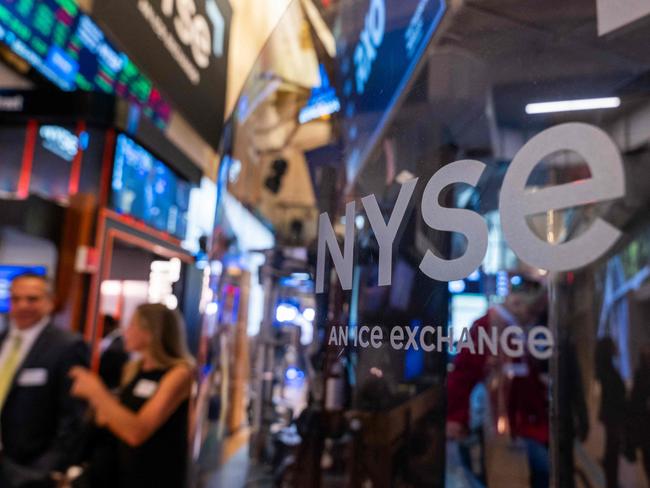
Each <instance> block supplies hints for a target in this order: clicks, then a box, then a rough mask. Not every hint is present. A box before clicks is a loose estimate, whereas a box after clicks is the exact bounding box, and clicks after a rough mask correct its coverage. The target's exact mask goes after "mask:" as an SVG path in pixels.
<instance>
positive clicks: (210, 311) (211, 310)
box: [205, 302, 219, 315]
mask: <svg viewBox="0 0 650 488" xmlns="http://www.w3.org/2000/svg"><path fill="white" fill-rule="evenodd" d="M218 311H219V305H218V304H217V303H216V302H210V303H208V304H207V305H206V307H205V314H206V315H217V312H218Z"/></svg>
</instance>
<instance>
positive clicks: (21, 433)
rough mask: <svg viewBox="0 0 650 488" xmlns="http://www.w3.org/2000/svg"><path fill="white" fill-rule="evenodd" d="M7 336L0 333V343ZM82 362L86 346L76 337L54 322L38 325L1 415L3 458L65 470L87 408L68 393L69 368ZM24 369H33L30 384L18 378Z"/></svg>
mask: <svg viewBox="0 0 650 488" xmlns="http://www.w3.org/2000/svg"><path fill="white" fill-rule="evenodd" d="M6 337H7V334H6V333H5V334H2V335H0V346H1V345H2V344H3V343H4V341H5V339H6ZM87 364H88V349H87V347H86V345H85V343H84V342H83V341H82V339H81V338H80V337H77V336H74V335H72V334H71V333H69V332H67V331H64V330H61V329H59V328H57V327H55V326H54V325H48V326H47V327H45V329H43V331H42V332H41V334H40V336H39V337H38V338H37V339H36V341H35V342H34V344H33V346H32V348H31V350H30V351H29V352H28V354H27V356H26V357H25V360H24V361H23V363H22V364H21V365H20V367H19V368H18V370H17V371H16V375H15V377H14V380H13V384H12V386H11V390H10V391H9V394H8V396H7V399H6V401H5V404H4V407H3V408H2V412H1V414H0V427H1V435H2V449H3V453H2V454H3V457H4V458H5V461H10V462H11V463H15V464H17V465H20V466H22V467H26V468H28V469H31V470H34V471H41V472H44V473H49V472H51V471H53V470H64V469H65V468H67V466H68V465H69V463H70V462H71V461H72V460H71V459H70V456H71V453H73V452H74V450H75V447H76V446H75V443H77V442H78V441H79V436H80V433H81V426H82V421H83V414H84V411H85V408H86V406H85V404H84V403H83V402H81V401H79V400H76V399H73V398H72V397H71V396H70V394H69V391H70V386H71V384H72V383H71V381H70V378H69V377H68V372H69V370H70V368H71V367H72V366H76V365H82V366H87ZM26 371H27V376H28V375H29V374H30V372H31V373H32V381H31V382H29V381H25V380H24V379H25V378H26V377H27V376H23V377H22V378H23V380H22V381H21V374H23V373H24V372H26ZM35 372H36V373H37V374H36V377H37V380H36V381H34V373H35ZM44 372H47V378H45V381H43V377H44V374H43V373H44ZM39 377H40V380H39V379H38V378H39ZM21 383H22V384H21ZM28 383H29V384H28Z"/></svg>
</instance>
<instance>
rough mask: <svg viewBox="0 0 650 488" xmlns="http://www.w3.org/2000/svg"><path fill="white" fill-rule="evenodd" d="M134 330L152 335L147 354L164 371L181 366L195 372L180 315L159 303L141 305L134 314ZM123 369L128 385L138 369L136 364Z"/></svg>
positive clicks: (137, 363)
mask: <svg viewBox="0 0 650 488" xmlns="http://www.w3.org/2000/svg"><path fill="white" fill-rule="evenodd" d="M134 315H135V318H136V320H137V326H138V327H141V328H143V329H144V330H147V331H149V332H150V333H151V338H152V340H151V344H150V346H149V347H150V352H151V355H152V357H153V359H154V360H155V361H156V362H157V363H158V364H159V365H160V366H162V367H163V368H171V367H174V366H177V365H180V364H183V365H186V366H187V367H189V368H190V369H192V368H194V359H193V358H192V356H191V354H190V352H189V349H188V347H187V340H186V339H185V323H184V320H183V318H182V317H181V315H180V314H179V313H178V312H177V311H175V310H170V309H168V308H167V307H165V306H164V305H162V304H159V303H143V304H142V305H139V306H138V308H136V310H135V313H134ZM129 366H130V367H127V368H126V371H125V375H124V376H125V377H124V381H125V382H128V380H129V379H130V378H132V377H133V376H134V375H135V374H137V371H138V369H139V368H140V364H139V362H136V363H135V364H132V365H129Z"/></svg>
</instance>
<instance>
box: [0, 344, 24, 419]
mask: <svg viewBox="0 0 650 488" xmlns="http://www.w3.org/2000/svg"><path fill="white" fill-rule="evenodd" d="M10 340H11V345H10V346H9V354H7V357H6V358H5V360H4V361H3V363H2V364H0V410H2V406H3V405H4V402H5V400H6V399H7V395H8V394H9V390H10V389H11V383H12V381H13V379H14V375H15V374H16V369H18V366H19V363H20V346H21V345H22V342H23V338H22V337H21V336H20V334H16V335H15V336H14V337H13V338H11V339H10Z"/></svg>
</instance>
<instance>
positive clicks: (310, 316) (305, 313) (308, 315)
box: [302, 307, 316, 322]
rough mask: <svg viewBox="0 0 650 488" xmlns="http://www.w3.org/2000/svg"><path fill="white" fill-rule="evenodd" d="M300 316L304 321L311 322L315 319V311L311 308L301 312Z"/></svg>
mask: <svg viewBox="0 0 650 488" xmlns="http://www.w3.org/2000/svg"><path fill="white" fill-rule="evenodd" d="M302 316H303V317H304V318H305V320H307V321H309V322H313V321H314V319H315V318H316V310H314V309H313V308H311V307H309V308H306V309H304V310H303V311H302Z"/></svg>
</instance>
